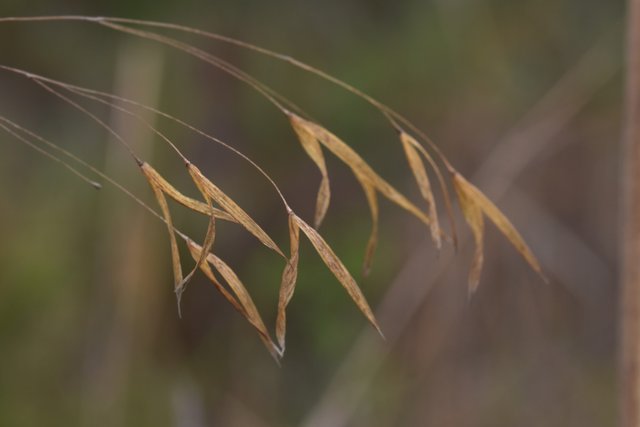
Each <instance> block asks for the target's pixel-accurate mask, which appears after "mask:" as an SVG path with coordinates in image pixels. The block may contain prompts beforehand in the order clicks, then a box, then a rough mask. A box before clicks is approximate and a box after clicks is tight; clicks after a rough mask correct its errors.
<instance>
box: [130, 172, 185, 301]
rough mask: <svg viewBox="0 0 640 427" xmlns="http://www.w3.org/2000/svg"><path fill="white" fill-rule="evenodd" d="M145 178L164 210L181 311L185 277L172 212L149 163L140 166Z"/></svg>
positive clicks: (175, 289)
mask: <svg viewBox="0 0 640 427" xmlns="http://www.w3.org/2000/svg"><path fill="white" fill-rule="evenodd" d="M140 169H141V170H142V172H143V174H144V176H145V177H146V178H147V181H148V182H149V185H150V186H151V189H152V190H153V194H154V195H155V197H156V200H157V201H158V204H159V205H160V209H161V210H162V216H163V217H164V221H165V223H166V224H167V231H168V232H169V241H170V245H171V263H172V266H173V281H174V291H175V292H176V295H177V297H178V310H180V301H179V299H180V294H179V289H180V286H181V283H183V279H184V276H183V274H182V264H181V262H180V251H179V250H178V242H177V240H176V235H175V231H174V227H173V220H172V219H171V212H170V211H169V205H168V203H167V198H166V197H165V196H164V192H163V191H162V188H161V187H160V186H159V185H158V183H157V181H156V180H155V179H153V176H154V174H153V172H151V171H154V170H153V168H152V167H151V166H150V165H149V164H148V163H143V164H142V166H140ZM154 172H155V171H154Z"/></svg>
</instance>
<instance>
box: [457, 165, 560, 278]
mask: <svg viewBox="0 0 640 427" xmlns="http://www.w3.org/2000/svg"><path fill="white" fill-rule="evenodd" d="M453 185H454V187H455V189H456V192H457V194H458V198H459V199H460V204H461V207H462V210H463V213H464V212H465V208H464V206H465V205H466V206H469V205H473V206H474V207H475V208H474V209H477V210H480V211H481V212H482V213H483V214H484V215H486V216H487V218H489V219H490V220H491V222H493V224H494V225H495V226H496V227H497V228H498V230H500V232H501V233H502V234H503V235H504V236H505V237H506V238H507V239H508V240H509V242H511V244H512V245H513V246H514V247H515V249H516V250H517V251H518V253H520V255H522V257H523V258H524V259H525V260H526V261H527V263H528V264H529V265H530V266H531V268H532V269H533V270H534V271H535V272H536V273H538V274H539V275H540V277H542V279H543V280H544V281H545V282H547V281H548V280H547V278H546V276H545V275H544V273H543V272H542V268H541V267H540V263H539V262H538V260H537V259H536V257H535V256H534V255H533V252H531V249H529V247H528V246H527V244H526V243H525V241H524V239H523V238H522V236H521V235H520V233H519V232H518V230H516V228H515V227H514V226H513V224H511V222H510V221H509V220H508V219H507V217H506V216H505V215H504V214H503V213H502V212H501V211H500V210H499V209H498V208H497V207H496V206H495V205H494V204H493V202H491V200H489V199H488V198H487V196H485V195H484V194H483V193H482V192H481V191H480V190H479V189H478V188H477V187H476V186H474V185H473V184H471V183H470V182H469V181H467V180H466V179H465V178H464V177H463V176H462V175H460V174H459V173H457V172H454V174H453ZM467 209H469V208H467ZM465 218H466V214H465ZM467 222H469V220H468V219H467ZM470 225H471V227H472V229H473V225H472V224H471V223H470ZM474 233H475V231H474Z"/></svg>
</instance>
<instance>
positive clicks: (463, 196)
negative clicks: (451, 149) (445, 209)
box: [453, 175, 484, 295]
mask: <svg viewBox="0 0 640 427" xmlns="http://www.w3.org/2000/svg"><path fill="white" fill-rule="evenodd" d="M456 176H457V175H454V179H453V186H454V188H455V190H456V194H457V195H458V200H459V201H460V210H461V211H462V215H463V216H464V219H465V221H467V224H469V227H470V228H471V232H472V233H473V239H474V240H475V245H476V249H475V252H474V254H473V261H472V262H471V268H470V269H469V295H471V294H473V293H474V292H475V291H476V289H478V284H479V283H480V274H481V273H482V264H483V263H484V248H483V246H484V216H483V215H482V209H480V206H478V204H477V203H476V202H475V199H474V198H473V197H472V196H471V195H470V194H469V192H468V190H467V187H466V186H465V185H464V184H463V183H462V182H463V181H462V180H461V179H460V178H456ZM462 179H464V178H462ZM465 182H466V181H465Z"/></svg>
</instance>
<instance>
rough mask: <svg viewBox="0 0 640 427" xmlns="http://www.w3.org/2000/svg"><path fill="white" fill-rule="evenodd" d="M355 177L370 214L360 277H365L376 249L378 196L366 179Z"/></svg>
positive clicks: (357, 175) (369, 269)
mask: <svg viewBox="0 0 640 427" xmlns="http://www.w3.org/2000/svg"><path fill="white" fill-rule="evenodd" d="M356 177H357V179H358V181H359V182H360V184H361V185H362V190H363V191H364V195H365V196H366V197H367V204H368V205H369V212H370V213H371V232H370V233H369V240H368V241H367V247H366V249H365V251H364V261H363V262H362V275H363V276H365V277H366V276H368V275H369V272H370V271H371V264H372V263H373V256H374V255H375V253H376V248H377V247H378V217H379V210H378V194H377V193H376V189H375V187H374V186H373V185H371V184H370V183H369V181H368V180H367V179H366V177H364V176H361V175H360V174H359V173H356Z"/></svg>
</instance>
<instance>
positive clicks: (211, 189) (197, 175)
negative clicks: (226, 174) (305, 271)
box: [187, 163, 286, 258]
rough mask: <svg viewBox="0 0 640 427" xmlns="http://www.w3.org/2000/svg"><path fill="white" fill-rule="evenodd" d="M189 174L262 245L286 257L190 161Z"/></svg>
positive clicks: (262, 231) (251, 219)
mask: <svg viewBox="0 0 640 427" xmlns="http://www.w3.org/2000/svg"><path fill="white" fill-rule="evenodd" d="M187 169H188V171H189V174H190V175H191V177H192V178H193V180H194V181H197V182H198V185H199V187H201V188H202V191H204V192H205V193H206V194H207V195H208V196H209V197H211V199H213V200H214V201H215V202H216V203H217V204H218V205H220V206H221V207H222V208H223V209H224V210H225V211H226V212H227V213H228V214H229V215H231V216H232V217H233V218H234V219H235V220H236V222H238V223H239V224H240V225H242V226H243V227H244V228H246V229H247V231H249V232H250V233H251V234H253V235H254V236H255V237H256V238H257V239H258V240H260V242H262V244H263V245H265V246H266V247H268V248H270V249H273V250H274V251H275V252H277V253H278V254H279V255H281V256H282V257H283V258H286V257H285V255H284V254H283V253H282V251H281V250H280V248H279V247H278V245H276V244H275V242H274V241H273V240H272V239H271V237H269V235H268V234H267V233H266V232H265V231H264V230H263V229H262V227H260V226H259V225H258V224H257V223H256V222H255V221H254V220H253V218H251V217H250V216H249V214H247V213H246V212H245V211H244V210H243V209H242V208H241V207H240V206H238V204H237V203H236V202H234V201H233V200H232V199H231V198H230V197H229V196H227V195H226V194H225V193H224V192H223V191H222V190H220V189H219V188H218V187H217V186H216V185H215V184H214V183H213V182H211V181H210V180H209V179H208V178H207V177H206V176H204V175H203V174H202V172H200V169H198V168H197V167H196V166H194V165H193V164H192V163H189V164H188V165H187Z"/></svg>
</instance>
